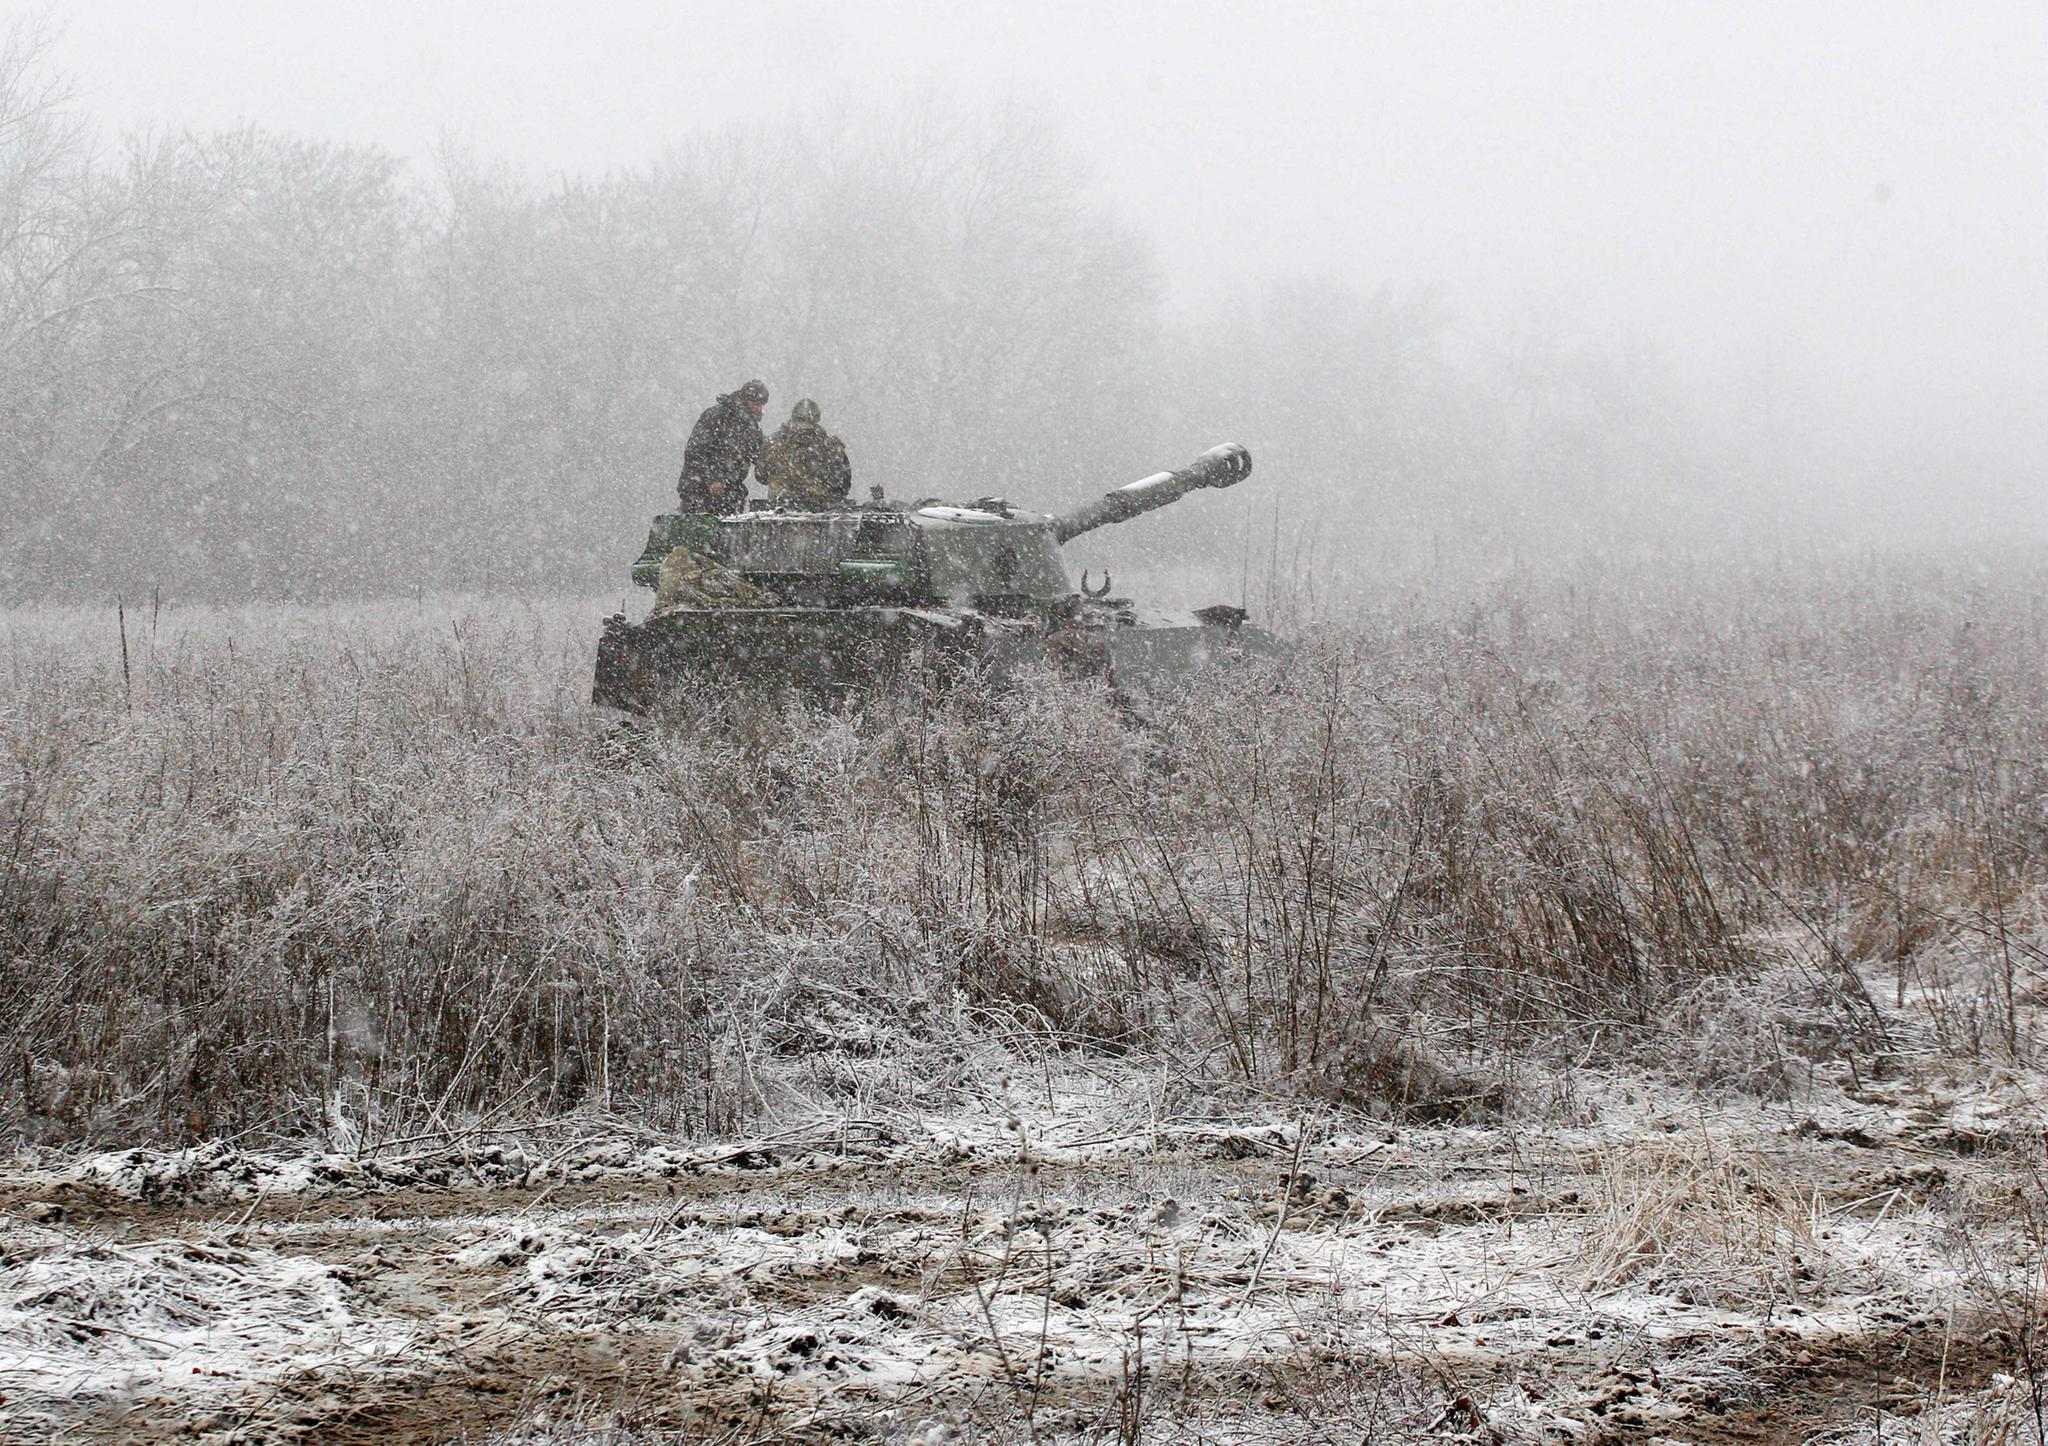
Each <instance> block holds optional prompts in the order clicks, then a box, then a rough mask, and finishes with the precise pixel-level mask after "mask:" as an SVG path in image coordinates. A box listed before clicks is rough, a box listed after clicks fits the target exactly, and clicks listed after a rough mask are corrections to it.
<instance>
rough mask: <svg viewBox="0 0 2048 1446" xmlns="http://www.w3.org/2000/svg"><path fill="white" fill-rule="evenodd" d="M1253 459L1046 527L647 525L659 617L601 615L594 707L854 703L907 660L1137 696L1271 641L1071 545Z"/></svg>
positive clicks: (865, 512)
mask: <svg viewBox="0 0 2048 1446" xmlns="http://www.w3.org/2000/svg"><path fill="white" fill-rule="evenodd" d="M1251 470H1252V459H1251V454H1250V453H1249V452H1247V451H1245V449H1244V448H1243V447H1240V446H1237V445H1235V444H1228V445H1225V446H1220V447H1212V448H1210V449H1209V450H1208V451H1207V452H1204V453H1203V454H1202V455H1201V456H1200V457H1198V458H1196V459H1195V461H1194V462H1193V463H1192V464H1190V465H1189V466H1187V467H1183V468H1182V469H1181V470H1179V471H1178V472H1160V473H1157V474H1155V475H1154V476H1151V477H1146V478H1144V479H1142V480H1141V481H1137V482H1132V483H1130V484H1128V485H1126V486H1123V487H1119V488H1117V489H1116V490H1115V491H1113V492H1110V493H1109V494H1107V495H1106V496H1104V497H1101V498H1099V499H1097V500H1096V501H1094V502H1090V503H1088V504H1086V505H1085V506H1082V507H1077V508H1075V509H1074V510H1072V511H1071V512H1062V513H1057V514H1053V515H1044V514H1040V513H1035V512H1024V511H1021V510H1018V509H1016V508H1013V507H1011V506H1010V505H1009V504H1008V502H1006V501H1004V500H1003V499H1001V498H995V497H984V498H981V499H980V500H978V501H975V502H973V503H967V504H961V503H949V502H942V501H939V500H937V499H933V498H927V499H925V500H922V501H919V502H915V503H910V504H907V505H906V504H903V503H897V502H890V501H885V500H882V499H881V498H880V496H879V492H880V489H879V488H878V489H876V492H877V494H878V495H877V497H876V500H874V501H871V502H867V503H861V504H853V503H845V504H841V505H839V506H838V507H836V508H834V509H832V510H827V511H792V510H785V509H779V508H775V507H772V506H768V505H764V504H760V503H756V504H755V505H754V509H753V510H751V511H748V512H743V513H740V514H738V515H735V516H731V517H703V516H692V515H687V514H680V513H667V514H663V515H662V516H659V517H657V518H655V519H654V526H653V528H652V529H651V530H650V532H649V533H648V537H647V547H646V550H645V551H644V552H643V553H642V554H641V556H640V560H639V561H638V562H636V563H635V564H634V565H633V572H632V576H633V581H634V582H635V583H636V584H639V585H641V586H644V587H653V588H656V590H657V601H656V604H655V607H654V611H653V613H652V614H651V615H650V616H649V617H647V618H646V619H645V620H644V621H641V622H634V621H631V620H629V619H628V618H627V617H626V615H625V614H623V613H621V614H618V615H615V616H613V617H610V618H607V619H606V620H605V624H604V635H603V637H602V638H601V639H600V640H599V642H598V648H597V679H596V684H595V686H594V688H593V690H592V698H593V701H595V702H596V703H599V704H601V705H604V706H607V707H613V708H623V709H629V710H632V711H635V712H647V711H652V710H655V709H658V708H659V707H660V706H661V705H662V703H663V702H664V701H665V700H666V699H668V698H670V697H671V696H673V695H674V694H675V692H676V691H677V689H678V686H679V685H681V684H683V683H685V682H686V681H687V680H690V679H714V680H719V681H722V682H725V683H727V684H731V685H739V686H768V687H793V688H797V689H802V690H805V691H822V692H827V693H830V692H843V691H847V690H859V689H866V688H871V687H874V686H876V685H878V684H880V683H881V682H883V681H884V680H885V679H887V678H889V677H890V676H892V675H894V674H898V673H901V672H902V671H903V670H904V669H905V668H906V666H909V665H913V664H917V663H927V664H936V665H938V666H940V667H946V666H952V665H965V666H982V667H988V668H990V669H992V670H994V671H996V672H998V673H1001V672H1004V671H1008V670H1010V669H1013V668H1015V667H1017V666H1018V665H1021V664H1026V663H1030V662H1033V661H1038V660H1049V661H1052V662H1054V663H1056V664H1057V665H1059V666H1061V667H1062V668H1063V669H1065V670H1066V671H1069V672H1075V673H1093V674H1097V675H1101V676H1105V677H1108V678H1110V679H1112V680H1114V681H1116V682H1119V683H1124V684H1130V685H1133V686H1144V685H1145V684H1147V683H1150V682H1154V681H1156V680H1158V679H1159V678H1161V677H1163V676H1172V675H1176V674H1182V673H1186V672H1189V671H1192V670H1194V669H1196V668H1199V667H1201V666H1203V665H1205V664H1207V663H1209V662H1211V661H1212V660H1220V659H1221V658H1223V657H1226V656H1230V655H1234V654H1239V653H1242V652H1246V651H1252V652H1266V651H1272V650H1275V649H1276V648H1277V646H1278V644H1277V642H1276V640H1275V639H1273V638H1272V637H1271V635H1269V634H1267V633H1265V632H1263V631H1262V630H1260V629H1258V628H1255V627H1252V626H1250V625H1249V623H1248V622H1247V621H1246V615H1245V612H1244V610H1243V609H1241V608H1236V607H1230V606H1221V605H1219V606H1216V607H1207V608H1201V609H1197V610H1195V611H1193V612H1184V613H1171V612H1160V611H1155V610H1149V609H1143V608H1140V607H1138V606H1136V605H1135V604H1133V603H1132V602H1131V601H1130V600H1129V599H1126V598H1116V597H1111V596H1109V591H1110V579H1109V577H1108V576H1107V575H1105V576H1104V578H1103V580H1102V582H1101V584H1100V585H1099V586H1096V587H1090V586H1089V583H1088V575H1087V574H1086V573H1085V572H1084V573H1083V574H1082V576H1081V585H1080V587H1079V588H1076V587H1075V585H1074V583H1073V581H1072V580H1071V579H1070V578H1069V576H1068V574H1067V567H1066V561H1065V559H1064V558H1063V557H1062V556H1061V553H1060V547H1061V545H1062V544H1064V543H1066V542H1068V541H1070V540H1072V539H1073V538H1076V537H1079V536H1080V535H1081V534H1082V533H1084V532H1091V531H1093V530H1094V529H1096V528H1098V527H1103V526H1106V525H1107V524H1109V523H1112V522H1127V521H1129V520H1130V519H1131V518H1134V517H1137V516H1139V515H1140V514H1142V513H1146V512H1150V511H1152V510H1153V509H1154V508H1158V507H1164V506H1166V505H1167V504H1168V503H1171V502H1177V501H1179V500H1180V499H1181V498H1182V497H1184V496H1186V495H1187V494H1188V493H1190V492H1193V491H1196V490H1198V489H1201V488H1205V487H1232V486H1235V485H1236V484H1237V483H1239V482H1242V481H1243V480H1244V479H1245V478H1246V477H1248V476H1249V475H1250V474H1251Z"/></svg>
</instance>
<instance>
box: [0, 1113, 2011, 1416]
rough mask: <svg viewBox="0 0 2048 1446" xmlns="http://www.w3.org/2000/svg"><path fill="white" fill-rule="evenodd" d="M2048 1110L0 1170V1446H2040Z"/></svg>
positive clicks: (602, 1138)
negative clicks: (2004, 1422)
mask: <svg viewBox="0 0 2048 1446" xmlns="http://www.w3.org/2000/svg"><path fill="white" fill-rule="evenodd" d="M1118 1100H1121V1103H1118V1102H1117V1101H1118ZM2024 1104H2025V1102H2024V1101H2022V1100H2019V1099H2017V1098H2006V1099H2004V1100H2003V1101H2001V1100H1999V1099H1991V1100H1989V1101H1988V1102H1987V1100H1986V1099H1984V1098H1972V1099H1962V1098H1959V1097H1955V1096H1947V1095H1944V1094H1942V1093H1941V1092H1940V1091H1936V1090H1930V1089H1925V1088H1917V1087H1916V1088H1914V1089H1907V1088H1905V1087H1900V1088H1898V1089H1896V1090H1893V1091H1890V1092H1887V1091H1885V1090H1883V1089H1879V1088H1866V1089H1864V1090H1863V1091H1861V1097H1860V1098H1855V1097H1851V1096H1850V1095H1848V1094H1838V1095H1836V1096H1834V1097H1832V1098H1830V1099H1828V1100H1827V1101H1826V1102H1825V1103H1824V1104H1822V1103H1816V1102H1815V1101H1814V1100H1807V1101H1804V1102H1802V1103H1800V1104H1798V1105H1796V1106H1794V1105H1786V1106H1775V1107H1764V1106H1756V1105H1746V1106H1743V1107H1741V1108H1736V1109H1725V1110H1719V1111H1714V1110H1708V1109H1705V1108H1703V1107H1694V1108H1693V1109H1691V1110H1690V1112H1689V1113H1683V1114H1681V1113H1676V1112H1672V1111H1669V1110H1665V1111H1662V1112H1660V1110H1659V1109H1657V1108H1655V1107H1653V1106H1651V1105H1649V1104H1644V1103H1640V1102H1633V1101H1630V1100H1623V1099H1619V1098H1617V1099H1615V1100H1612V1101H1603V1102H1599V1103H1597V1104H1596V1105H1588V1106H1585V1107H1584V1109H1583V1114H1584V1115H1585V1118H1584V1119H1583V1120H1581V1121H1579V1122H1575V1123H1571V1124H1557V1123H1549V1124H1546V1125H1542V1126H1537V1125H1527V1126H1509V1125H1496V1126H1488V1127H1485V1128H1478V1127H1435V1128H1422V1127H1398V1128H1397V1127H1385V1128H1370V1127H1360V1126H1357V1125H1355V1124H1354V1126H1353V1127H1352V1128H1350V1129H1335V1128H1331V1127H1328V1126H1318V1125H1316V1124H1314V1123H1313V1122H1311V1124H1310V1125H1309V1127H1308V1128H1307V1129H1305V1130H1303V1129H1297V1127H1296V1126H1295V1125H1294V1124H1292V1123H1244V1122H1240V1123H1235V1124H1229V1123H1217V1122H1202V1123H1185V1122H1184V1123H1154V1122H1152V1121H1150V1120H1146V1119H1143V1118H1141V1117H1139V1116H1138V1113H1137V1111H1135V1110H1134V1109H1133V1108H1130V1107H1129V1101H1128V1099H1127V1098H1124V1097H1121V1096H1119V1097H1117V1098H1116V1099H1115V1100H1113V1099H1112V1097H1111V1096H1109V1095H1106V1094H1104V1093H1103V1092H1102V1091H1101V1089H1100V1086H1099V1083H1093V1084H1091V1083H1088V1082H1078V1083H1077V1082H1068V1083H1066V1084H1063V1085H1061V1086H1060V1087H1059V1088H1057V1089H1055V1088H1053V1087H1051V1086H1050V1085H1049V1086H1048V1088H1047V1089H1046V1091H1045V1093H1044V1098H1043V1099H1041V1100H1040V1101H1039V1106H1038V1108H1037V1109H1035V1110H1024V1109H1022V1108H1017V1107H1012V1108H1009V1109H1002V1110H993V1111H983V1112H978V1113H973V1114H967V1115H962V1116H959V1117H956V1118H949V1119H931V1120H896V1121H890V1122H876V1121H832V1122H816V1123H812V1124H810V1125H807V1126H804V1127H800V1128H794V1129H792V1130H791V1131H789V1132H788V1133H786V1134H784V1135H781V1136H778V1137H774V1138H770V1139H764V1140H754V1141H741V1142H734V1143H732V1144H730V1145H727V1146H719V1147H711V1146H704V1145H702V1144H695V1143H692V1144H666V1145H665V1144H662V1143H659V1142H654V1141H650V1140H648V1139H646V1138H643V1137H640V1136H637V1135H634V1134H631V1133H612V1132H610V1131H612V1130H614V1129H616V1128H617V1126H616V1122H614V1123H613V1124H612V1125H610V1126H604V1127H602V1128H600V1129H598V1130H597V1133H596V1135H595V1137H591V1136H590V1135H585V1136H582V1137H577V1136H573V1135H572V1136H568V1137H557V1138H555V1139H554V1140H553V1141H552V1142H551V1143H550V1144H549V1145H548V1146H547V1147H545V1148H544V1147H543V1146H542V1145H541V1144H539V1143H536V1142H535V1141H534V1140H531V1139H529V1140H526V1141H524V1142H519V1143H515V1142H514V1141H513V1140H512V1139H511V1138H509V1137H500V1138H492V1139H480V1138H472V1139H470V1140H468V1141H467V1142H465V1143H462V1144H448V1143H445V1142H438V1143H435V1144H434V1145H433V1147H432V1148H425V1147H420V1148H415V1149H413V1150H412V1151H410V1152H407V1151H406V1150H402V1149H401V1150H393V1151H386V1152H384V1153H382V1154H380V1155H377V1156H357V1157H344V1156H340V1155H335V1154H324V1155H323V1154H307V1155H298V1156H292V1155H260V1154H249V1153H243V1152H239V1151H236V1150H232V1149H229V1148H225V1147H221V1146H212V1147H203V1148H201V1149H199V1150H196V1151H189V1152H184V1153H182V1154H156V1153H149V1152H123V1153H118V1154H109V1155H98V1156H92V1157H89V1158H82V1159H73V1160H66V1161H56V1162H50V1161H45V1162H42V1163H40V1164H24V1165H23V1166H22V1167H20V1168H17V1169H15V1170H14V1171H12V1172H11V1173H9V1174H7V1175H6V1176H5V1177H4V1178H0V1432H4V1434H5V1435H6V1436H7V1438H8V1439H10V1440H12V1439H43V1438H47V1439H58V1438H62V1439H81V1438H106V1439H112V1438H116V1437H118V1438H121V1439H165V1438H177V1439H189V1438H194V1437H196V1438H201V1439H215V1440H226V1439H247V1440H259V1439H262V1440H268V1439H279V1438H285V1437H291V1436H302V1437H305V1438H307V1439H318V1440H321V1441H351V1440H364V1441H367V1440H379V1441H389V1440H413V1439H418V1440H446V1439H453V1438H464V1437H466V1438H469V1439H476V1440H484V1439H521V1440H532V1439H567V1438H569V1437H573V1436H575V1435H576V1434H577V1433H578V1432H579V1431H583V1430H590V1431H595V1430H598V1429H600V1428H616V1429H622V1430H624V1431H626V1432H628V1433H636V1432H638V1433H645V1434H646V1435H648V1436H650V1437H653V1436H657V1435H659V1434H660V1433H663V1432H670V1433H674V1432H681V1433H683V1434H684V1435H685V1437H686V1439H691V1440H707V1441H716V1440H817V1439H882V1440H916V1441H940V1440H949V1439H986V1438H990V1437H1001V1436H1009V1437H1014V1438H1015V1439H1018V1440H1026V1439H1033V1438H1035V1439H1037V1440H1040V1441H1046V1440H1069V1439H1072V1440H1097V1439H1099V1440H1120V1439H1121V1440H1138V1439H1142V1440H1154V1441H1168V1440H1176V1439H1190V1438H1191V1437H1193V1436H1197V1435H1199V1436H1204V1437H1206V1438H1207V1439H1210V1440H1216V1441H1239V1440H1243V1441H1253V1440H1257V1441H1297V1440H1299V1441H1310V1440H1332V1441H1336V1440H1343V1441H1351V1442H1355V1441H1358V1440H1359V1439H1361V1436H1362V1435H1363V1434H1366V1433H1371V1432H1377V1433H1379V1434H1380V1435H1381V1436H1382V1437H1385V1436H1394V1437H1397V1438H1398V1437H1401V1436H1407V1435H1415V1434H1422V1433H1435V1434H1436V1435H1438V1436H1445V1437H1456V1436H1461V1435H1462V1436H1465V1437H1467V1438H1469V1439H1474V1440H1585V1439H1605V1438H1613V1437H1637V1436H1648V1437H1654V1436H1668V1437H1671V1438H1673V1439H1686V1440H1698V1439H1715V1438H1718V1439H1732V1440H1796V1439H1806V1438H1808V1437H1810V1436H1811V1435H1813V1434H1815V1433H1819V1432H1823V1431H1827V1432H1833V1433H1837V1434H1847V1435H1851V1436H1853V1435H1855V1434H1856V1433H1858V1432H1865V1433H1869V1432H1880V1431H1882V1430H1883V1429H1885V1426H1886V1423H1887V1422H1889V1423H1890V1425H1891V1428H1892V1429H1893V1430H1894V1431H1895V1432H1896V1431H1897V1430H1898V1429H1900V1427H1901V1425H1902V1423H1905V1422H1909V1421H1911V1422H1918V1423H1919V1424H1918V1427H1917V1429H1923V1430H1933V1429H1935V1427H1936V1426H1938V1425H1939V1423H1940V1422H1942V1421H1944V1420H1947V1419H1948V1418H1947V1417H1946V1416H1944V1415H1943V1414H1942V1413H1943V1412H1948V1413H1950V1414H1951V1415H1954V1416H1955V1419H1956V1420H1958V1421H1960V1420H1962V1419H1964V1417H1963V1415H1961V1414H1957V1413H1973V1414H1972V1416H1971V1419H1981V1418H1984V1417H1985V1414H1986V1413H1987V1412H2003V1413H2004V1414H2005V1417H2009V1418H2010V1419H2011V1420H2012V1421H2014V1422H2016V1423H2019V1424H2020V1425H2022V1426H2024V1425H2025V1424H2026V1421H2027V1419H2028V1417H2027V1391H2026V1384H2027V1383H2026V1382H2025V1381H2024V1380H2019V1381H2015V1380H2014V1379H2013V1378H2012V1376H2011V1375H2010V1374H2009V1373H2010V1372H2011V1370H2012V1362H2013V1360H2014V1357H2015V1338H2016V1334H2017V1332H2018V1331H2019V1330H2020V1329H2021V1327H2022V1326H2023V1325H2024V1323H2025V1322H2026V1321H2027V1320H2028V1319H2029V1316H2028V1314H2027V1312H2028V1311H2029V1310H2031V1309H2035V1308H2036V1307H2037V1306H2038V1301H2037V1300H2034V1299H2033V1298H2032V1297H2030V1296H2029V1294H2028V1292H2029V1288H2030V1285H2031V1286H2038V1282H2039V1270H2040V1264H2039V1260H2038V1256H2037V1255H2036V1253H2035V1252H2034V1250H2033V1248H2032V1245H2031V1243H2030V1241H2029V1239H2028V1236H2027V1231H2026V1229H2025V1222H2024V1212H2023V1211H2020V1210H2018V1209H2016V1208H2015V1207H2014V1204H2013V1202H2014V1200H2015V1199H2017V1198H2018V1197H2019V1192H2023V1191H2024V1190H2025V1189H2026V1188H2027V1185H2026V1179H2025V1172H2024V1171H2022V1170H2021V1169H2020V1167H2019V1165H2018V1164H2017V1163H2016V1156H2013V1155H2012V1154H2011V1153H2010V1152H2009V1151H2008V1150H2007V1148H2006V1147H2007V1145H2008V1144H2009V1143H2010V1137H2011V1132H2012V1131H2013V1130H2015V1129H2018V1128H2020V1125H2019V1123H2018V1122H2019V1121H2021V1120H2022V1119H2023V1118H2025V1117H2026V1115H2025V1111H2024V1108H2023V1106H2024ZM2027 1429H2031V1427H2027ZM1937 1434H1938V1433H1937ZM611 1439H619V1438H618V1437H613V1438H611ZM1930 1439H1931V1438H1930Z"/></svg>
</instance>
